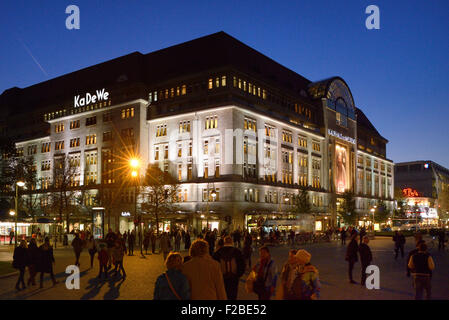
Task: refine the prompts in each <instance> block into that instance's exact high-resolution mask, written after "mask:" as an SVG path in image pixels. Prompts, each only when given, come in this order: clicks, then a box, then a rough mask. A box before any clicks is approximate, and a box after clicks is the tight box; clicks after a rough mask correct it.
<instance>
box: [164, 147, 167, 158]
mask: <svg viewBox="0 0 449 320" xmlns="http://www.w3.org/2000/svg"><path fill="white" fill-rule="evenodd" d="M164 159H165V160H167V159H168V145H165V146H164Z"/></svg>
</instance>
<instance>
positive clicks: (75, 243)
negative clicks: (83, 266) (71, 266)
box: [72, 233, 83, 267]
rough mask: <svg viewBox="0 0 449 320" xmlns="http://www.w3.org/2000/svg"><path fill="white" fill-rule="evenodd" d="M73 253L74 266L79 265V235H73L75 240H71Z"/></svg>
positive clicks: (81, 245)
mask: <svg viewBox="0 0 449 320" xmlns="http://www.w3.org/2000/svg"><path fill="white" fill-rule="evenodd" d="M72 247H73V252H75V259H76V260H75V266H78V267H79V265H80V255H81V252H82V251H83V240H81V238H80V235H79V233H76V234H75V238H74V239H73V240H72Z"/></svg>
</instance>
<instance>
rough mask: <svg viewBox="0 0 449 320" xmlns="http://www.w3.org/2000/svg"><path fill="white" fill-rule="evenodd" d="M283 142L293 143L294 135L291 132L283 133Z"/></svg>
mask: <svg viewBox="0 0 449 320" xmlns="http://www.w3.org/2000/svg"><path fill="white" fill-rule="evenodd" d="M282 141H284V142H288V143H292V141H293V139H292V133H291V132H290V131H282Z"/></svg>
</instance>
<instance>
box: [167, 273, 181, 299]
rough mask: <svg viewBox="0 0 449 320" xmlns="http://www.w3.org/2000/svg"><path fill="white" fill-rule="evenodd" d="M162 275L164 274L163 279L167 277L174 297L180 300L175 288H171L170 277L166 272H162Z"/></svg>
mask: <svg viewBox="0 0 449 320" xmlns="http://www.w3.org/2000/svg"><path fill="white" fill-rule="evenodd" d="M164 275H165V279H167V282H168V286H169V287H170V290H171V292H173V294H174V295H175V296H176V298H178V300H182V299H181V297H180V296H179V294H178V293H177V292H176V290H175V288H173V286H172V284H171V281H170V278H169V277H168V275H167V273H164Z"/></svg>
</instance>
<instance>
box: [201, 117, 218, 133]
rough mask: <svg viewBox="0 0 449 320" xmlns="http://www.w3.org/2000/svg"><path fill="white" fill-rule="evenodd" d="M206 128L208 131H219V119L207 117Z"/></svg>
mask: <svg viewBox="0 0 449 320" xmlns="http://www.w3.org/2000/svg"><path fill="white" fill-rule="evenodd" d="M204 128H205V129H206V130H208V129H217V128H218V117H217V116H210V117H206V121H205V122H204Z"/></svg>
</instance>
